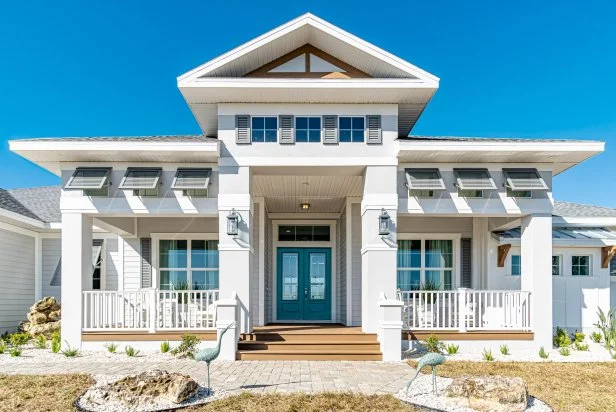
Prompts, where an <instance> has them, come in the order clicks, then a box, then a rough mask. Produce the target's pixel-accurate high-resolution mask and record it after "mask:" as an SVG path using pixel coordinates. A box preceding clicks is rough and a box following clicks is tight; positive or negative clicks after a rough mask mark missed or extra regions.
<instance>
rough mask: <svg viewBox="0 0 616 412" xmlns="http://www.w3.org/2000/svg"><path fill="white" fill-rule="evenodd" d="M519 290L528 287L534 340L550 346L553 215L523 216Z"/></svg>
mask: <svg viewBox="0 0 616 412" xmlns="http://www.w3.org/2000/svg"><path fill="white" fill-rule="evenodd" d="M520 251H521V253H520V257H521V290H527V291H530V293H531V297H530V302H531V305H530V318H531V326H532V329H533V332H534V333H535V344H536V346H537V347H539V346H543V347H545V348H546V349H548V348H551V347H552V215H551V214H534V215H529V216H525V217H523V218H522V237H521V239H520Z"/></svg>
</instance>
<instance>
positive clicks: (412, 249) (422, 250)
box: [398, 239, 454, 291]
mask: <svg viewBox="0 0 616 412" xmlns="http://www.w3.org/2000/svg"><path fill="white" fill-rule="evenodd" d="M453 271H454V253H453V240H451V239H445V240H438V239H413V240H398V289H400V290H402V291H410V290H443V289H444V290H451V289H452V287H453Z"/></svg>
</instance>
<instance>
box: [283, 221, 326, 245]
mask: <svg viewBox="0 0 616 412" xmlns="http://www.w3.org/2000/svg"><path fill="white" fill-rule="evenodd" d="M278 241H280V242H329V241H330V228H329V226H325V225H323V226H309V225H305V226H304V225H302V226H291V225H285V226H278Z"/></svg>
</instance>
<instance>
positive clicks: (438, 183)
mask: <svg viewBox="0 0 616 412" xmlns="http://www.w3.org/2000/svg"><path fill="white" fill-rule="evenodd" d="M409 172H419V173H436V175H437V178H435V179H430V180H434V182H433V183H434V184H432V185H431V186H425V187H414V185H413V182H412V180H411V178H410V176H409ZM404 177H405V179H406V187H407V188H408V189H409V191H416V190H422V191H423V190H432V191H435V190H445V189H446V187H445V182H444V181H443V176H442V175H441V171H440V170H439V169H437V168H433V167H432V168H425V167H424V168H412V167H407V168H405V169H404ZM426 180H427V179H426Z"/></svg>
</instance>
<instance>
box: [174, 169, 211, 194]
mask: <svg viewBox="0 0 616 412" xmlns="http://www.w3.org/2000/svg"><path fill="white" fill-rule="evenodd" d="M211 176H212V169H178V171H177V173H176V174H175V178H174V179H173V184H172V185H171V188H172V189H175V190H186V189H207V188H208V185H209V184H210V177H211Z"/></svg>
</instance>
